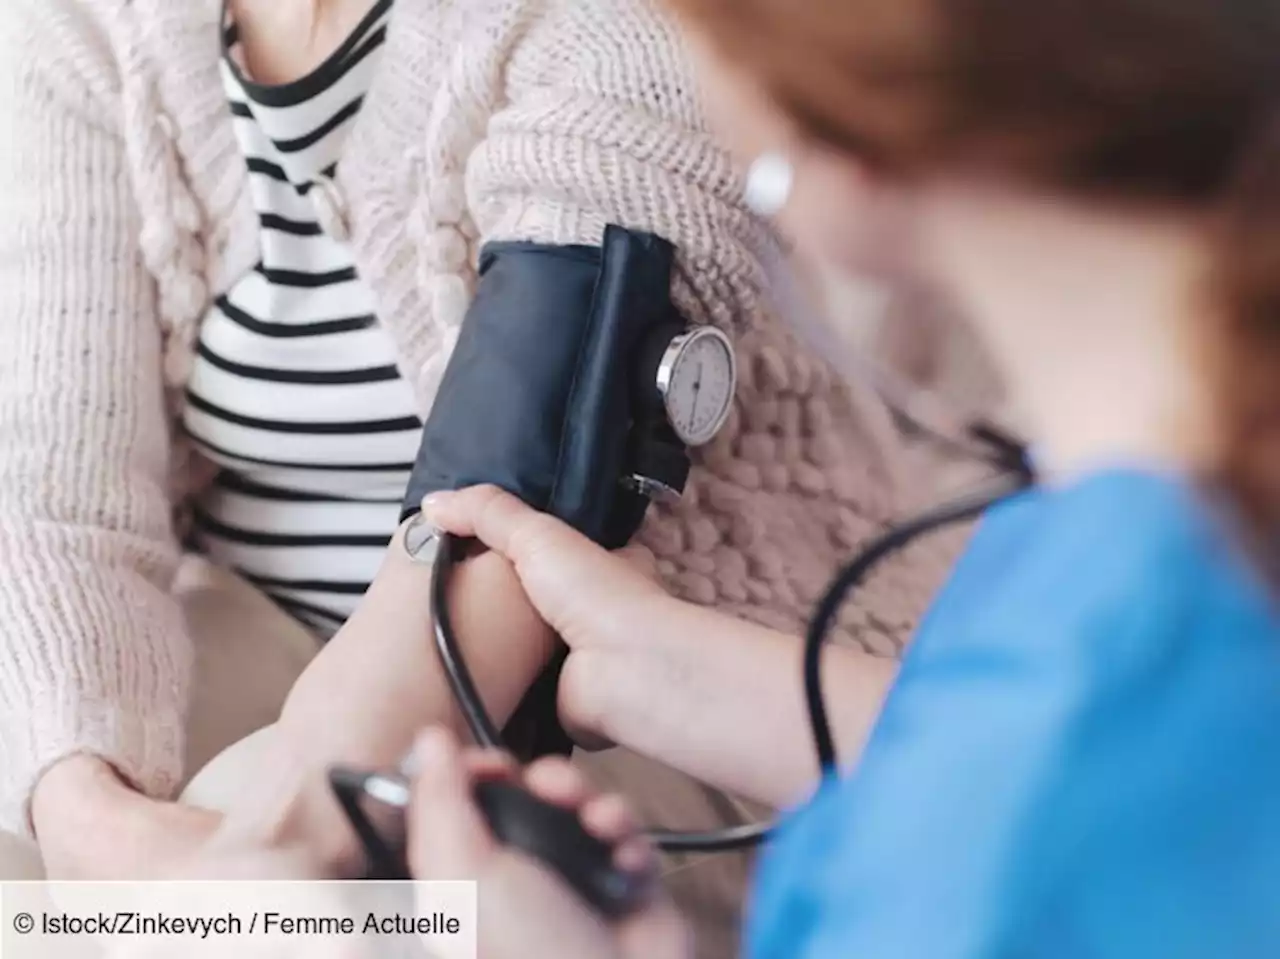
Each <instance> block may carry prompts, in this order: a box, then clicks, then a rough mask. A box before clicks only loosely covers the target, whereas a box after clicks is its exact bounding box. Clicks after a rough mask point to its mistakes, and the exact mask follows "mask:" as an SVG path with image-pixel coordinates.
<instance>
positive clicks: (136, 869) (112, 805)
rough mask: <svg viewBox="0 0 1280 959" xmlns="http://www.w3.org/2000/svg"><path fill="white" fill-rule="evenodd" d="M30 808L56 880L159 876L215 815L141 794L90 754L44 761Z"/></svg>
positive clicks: (201, 838) (198, 840)
mask: <svg viewBox="0 0 1280 959" xmlns="http://www.w3.org/2000/svg"><path fill="white" fill-rule="evenodd" d="M31 812H32V820H33V825H34V826H35V829H36V835H37V836H38V838H39V840H40V853H41V856H42V857H43V859H44V865H45V872H46V873H47V874H48V877H49V878H50V879H55V880H62V881H68V880H72V881H74V880H86V881H105V880H115V879H120V878H122V877H128V878H130V879H154V878H160V877H162V876H165V875H167V874H169V873H171V872H173V871H174V870H176V869H180V868H182V867H183V866H184V865H185V864H186V863H187V862H189V861H190V860H191V859H192V858H193V857H194V856H196V855H197V854H198V853H199V852H200V850H201V849H202V848H203V847H204V845H205V843H206V842H207V841H208V839H209V837H210V836H211V835H212V834H213V833H214V831H215V830H216V829H217V827H218V824H219V819H220V817H219V816H218V815H217V814H216V813H213V812H209V811H207V810H204V809H198V808H195V807H193V806H185V805H180V804H178V803H170V802H162V801H160V800H156V799H151V798H149V797H147V796H144V795H142V794H141V793H138V792H136V791H135V790H134V789H133V788H132V787H130V786H129V785H128V784H126V783H125V782H124V781H123V780H122V779H120V777H119V776H117V775H116V774H115V772H114V770H112V768H111V767H110V766H109V765H108V764H107V763H105V762H103V761H102V760H100V759H96V758H94V757H92V756H73V757H71V758H69V759H65V760H63V761H62V762H61V763H58V764H57V765H56V766H54V767H53V768H51V769H50V770H49V771H48V772H47V773H46V774H45V775H44V777H43V778H42V779H41V781H40V783H39V784H38V786H37V788H36V791H35V795H34V797H33V799H32V809H31Z"/></svg>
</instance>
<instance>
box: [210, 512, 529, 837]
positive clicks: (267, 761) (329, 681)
mask: <svg viewBox="0 0 1280 959" xmlns="http://www.w3.org/2000/svg"><path fill="white" fill-rule="evenodd" d="M403 532H404V531H403V528H402V529H401V530H400V532H398V533H397V534H396V537H395V540H394V541H393V543H392V545H391V548H390V549H389V550H388V554H387V558H386V561H385V562H384V564H383V566H382V569H381V570H380V571H379V573H378V576H377V578H376V579H375V580H374V582H373V584H372V585H371V586H370V588H369V591H368V593H367V594H366V596H365V598H364V600H363V601H362V602H361V604H360V606H359V608H358V609H357V611H356V613H355V614H354V615H353V616H352V617H351V619H349V620H348V621H347V623H346V625H345V626H343V628H342V629H341V631H340V632H339V633H338V634H337V635H336V636H335V637H334V638H333V639H332V640H331V641H330V642H329V644H328V645H327V646H326V647H325V648H324V650H323V651H322V652H321V653H320V655H319V656H317V657H316V659H315V660H314V662H313V663H312V664H311V665H310V666H309V667H308V669H307V671H306V672H305V673H304V674H303V675H302V677H301V678H300V679H299V680H298V683H297V685H296V686H295V687H294V689H293V691H292V692H291V693H290V695H289V698H288V700H287V701H286V703H285V706H284V710H283V712H282V713H281V716H280V720H279V722H278V723H277V724H276V725H275V727H274V728H273V729H272V730H271V732H270V733H269V735H270V737H271V741H270V743H269V745H268V746H267V747H266V753H265V754H264V756H263V760H262V769H261V770H260V773H259V775H260V776H261V777H262V779H261V780H260V781H261V782H262V786H261V788H260V789H255V794H254V795H252V796H246V797H244V806H243V807H236V808H233V809H232V810H230V815H231V817H232V818H235V817H240V819H241V820H242V822H247V823H250V824H251V825H250V827H249V828H252V829H259V830H262V831H264V832H265V833H266V834H268V838H277V839H278V838H292V837H298V836H301V837H303V838H305V839H306V841H308V842H310V843H318V844H320V845H321V846H322V847H323V848H324V853H325V855H326V857H327V858H328V859H330V860H331V861H333V860H345V859H346V858H347V857H349V856H350V854H351V853H352V851H353V850H354V846H353V842H354V839H353V837H352V836H351V834H350V830H349V828H348V827H347V825H346V823H345V820H344V819H343V818H342V815H341V813H340V811H339V809H338V807H337V805H336V803H334V801H333V800H332V798H331V797H330V796H329V793H328V790H327V788H325V784H324V770H325V768H326V767H327V766H329V765H330V764H332V763H335V762H342V763H350V764H353V765H358V766H362V767H380V766H389V765H394V764H395V763H396V762H398V761H399V760H400V759H401V758H402V757H403V756H404V755H405V753H406V752H407V751H408V749H409V747H410V745H411V744H412V739H413V736H414V734H415V733H416V732H417V731H418V730H420V729H421V728H422V727H423V726H425V725H428V724H432V723H449V724H451V725H453V726H454V727H455V728H457V729H459V730H461V729H462V725H461V723H462V719H461V716H460V714H459V713H458V712H457V710H456V708H455V706H454V703H453V697H452V695H451V693H450V691H449V687H448V685H447V681H446V679H445V676H444V673H443V671H442V669H441V667H440V665H439V663H438V661H437V659H436V654H435V647H434V645H433V640H432V626H431V617H430V585H431V569H430V568H429V567H427V566H423V565H419V564H415V563H413V562H412V561H411V560H410V559H409V557H408V556H407V554H406V553H405V551H404V549H403V545H402V536H403ZM450 586H451V593H452V600H451V604H450V609H451V611H452V613H453V617H454V622H455V625H456V626H457V631H458V637H459V643H460V645H461V646H462V650H463V654H464V656H465V657H466V659H467V662H468V664H469V665H470V667H471V671H472V674H473V676H474V678H475V681H476V684H477V686H478V687H479V689H480V691H481V694H482V695H483V696H484V698H485V700H486V704H487V705H488V707H489V709H490V710H491V713H492V715H493V716H494V718H495V720H497V721H498V722H499V723H501V722H503V721H505V720H506V719H507V718H508V717H509V716H510V715H511V713H512V712H514V710H515V708H516V706H517V705H518V704H519V702H520V699H521V697H522V696H523V694H524V692H525V690H526V689H527V688H528V687H529V686H530V684H531V683H532V682H533V680H534V679H535V678H536V676H537V675H538V674H539V673H540V672H541V670H542V668H543V666H544V665H545V664H546V662H547V661H548V659H549V658H550V655H551V652H552V649H553V644H554V636H553V634H552V633H551V631H550V630H549V629H548V628H547V626H546V625H545V624H544V623H543V622H542V620H541V619H540V618H539V617H538V615H537V614H536V613H535V612H534V611H533V609H532V607H531V606H530V605H529V604H528V602H527V601H526V599H525V595H524V591H523V589H522V588H521V586H520V582H519V580H518V579H517V578H516V576H515V573H514V571H513V569H512V567H511V565H510V563H509V562H508V561H507V560H505V559H503V558H502V557H501V556H499V555H498V554H496V553H484V554H482V555H479V556H476V557H473V558H471V559H468V560H465V561H463V562H462V563H460V565H459V566H458V568H457V570H456V572H455V574H454V576H453V577H452V582H451V584H450ZM277 833H278V834H279V835H273V834H277Z"/></svg>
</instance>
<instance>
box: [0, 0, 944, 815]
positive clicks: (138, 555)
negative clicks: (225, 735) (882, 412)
mask: <svg viewBox="0 0 1280 959" xmlns="http://www.w3.org/2000/svg"><path fill="white" fill-rule="evenodd" d="M219 7H220V0H4V2H3V3H0V336H2V340H3V350H2V351H0V570H2V571H3V575H2V576H0V828H5V829H10V830H21V829H25V828H27V817H26V815H25V806H26V803H27V800H28V797H29V793H30V790H31V787H32V785H33V784H34V782H35V781H36V780H37V778H38V777H39V775H40V773H41V772H42V771H43V770H44V769H46V768H47V767H48V766H49V765H50V764H51V763H53V762H54V761H56V760H58V759H59V758H61V757H65V756H67V755H69V754H72V753H75V752H81V751H88V752H93V753H96V754H99V755H101V756H103V757H104V758H106V759H108V760H110V761H111V762H113V763H114V764H115V765H116V766H117V767H118V768H119V769H120V770H121V771H122V772H123V773H124V774H126V775H127V776H128V777H130V778H131V779H132V780H133V781H134V782H136V783H137V784H138V785H139V786H140V787H142V788H143V789H145V790H147V791H149V792H150V793H153V794H156V795H164V794H166V793H168V792H170V791H171V790H172V789H173V787H174V785H175V783H176V782H177V781H178V779H179V776H180V769H179V766H180V756H181V748H180V747H181V736H182V732H181V730H182V727H183V717H184V712H185V709H186V706H187V696H188V673H189V671H190V669H191V665H192V663H191V660H192V655H191V644H190V642H189V639H188V636H187V634H186V632H185V629H184V625H183V621H182V618H181V615H180V612H179V609H178V606H177V604H176V602H175V601H174V599H173V598H172V597H171V596H170V584H171V580H172V577H173V574H174V571H175V568H176V564H177V562H178V560H179V558H180V556H179V546H178V542H177V536H176V532H175V530H176V528H177V522H178V520H177V517H179V516H180V515H181V506H182V504H183V502H184V498H185V497H186V495H188V494H189V493H190V491H191V490H192V488H193V483H194V482H195V474H196V471H195V470H193V468H192V467H193V462H194V461H193V459H192V458H191V457H190V455H189V454H188V453H187V452H186V451H185V449H184V446H183V444H182V443H181V442H180V441H177V440H176V439H175V437H176V433H175V431H174V429H173V423H174V416H175V414H176V413H177V411H178V407H179V404H180V402H181V396H182V387H183V384H184V380H185V377H186V374H187V369H188V366H189V361H190V354H191V345H192V341H193V337H194V336H195V333H196V327H197V323H198V321H199V319H200V317H201V315H202V314H203V312H204V310H205V308H206V305H207V304H208V302H209V300H210V297H211V296H212V295H214V294H216V293H217V292H220V291H223V290H225V289H226V288H227V287H228V286H229V284H231V282H232V281H233V280H234V279H235V278H236V277H238V276H240V275H241V274H242V273H244V272H245V271H246V270H248V269H250V268H251V267H252V266H253V264H254V262H255V260H256V255H257V248H256V232H255V231H256V229H257V226H256V219H255V217H254V215H253V210H252V208H251V206H250V203H249V197H248V195H247V192H246V189H245V181H246V176H247V174H246V171H245V165H244V162H243V160H242V159H241V157H240V155H239V153H238V151H237V147H236V142H235V139H234V136H233V132H232V128H231V122H230V118H229V113H228V110H227V107H226V104H225V102H224V98H223V92H222V87H221V85H220V83H219V79H218V56H219V43H218V13H219ZM333 187H334V188H333V189H332V190H327V191H324V192H325V195H326V197H327V198H328V199H329V200H330V201H331V202H330V204H329V206H328V207H327V208H326V214H327V217H328V225H329V227H330V228H332V229H339V230H343V231H344V232H346V233H349V238H350V242H351V245H352V247H353V250H354V253H355V256H356V260H357V263H358V266H359V269H360V272H361V274H362V275H363V277H364V278H365V279H366V280H368V282H369V283H370V284H371V285H372V286H373V288H374V290H375V292H376V294H377V296H378V300H379V304H380V316H381V319H382V321H383V322H384V324H385V326H386V328H387V330H388V331H389V332H390V334H391V335H392V337H393V338H394V339H395V341H396V343H397V345H398V348H399V356H400V361H399V365H400V368H401V370H402V371H403V374H404V375H405V376H406V377H407V378H408V380H409V381H410V382H411V383H412V384H413V386H414V387H415V388H416V390H417V395H418V398H419V401H420V404H421V408H422V410H423V411H424V412H425V411H426V410H427V409H428V407H429V405H430V402H431V399H432V395H433V391H434V390H435V388H436V384H437V382H438V380H439V378H440V374H441V372H442V370H443V367H444V364H445V362H446V361H447V359H448V356H449V351H450V348H451V345H452V344H453V342H454V338H455V336H456V333H457V330H458V326H459V323H460V321H461V320H462V317H463V314H464V312H465V309H466V306H467V303H468V298H469V295H470V290H471V286H472V283H473V281H474V273H473V267H472V264H473V263H474V261H475V257H476V252H477V249H478V245H479V243H481V242H483V241H484V240H488V239H492V238H504V239H510V238H518V239H529V240H535V241H547V242H554V243H570V242H586V243H594V242H597V241H598V239H599V238H600V235H601V232H602V230H603V228H604V226H605V224H607V223H610V222H616V223H620V224H623V225H625V226H628V227H632V228H637V229H644V230H650V231H653V232H656V233H659V234H661V235H663V236H666V237H668V238H670V239H671V240H672V241H673V242H675V243H676V244H677V245H678V247H679V251H680V266H679V280H678V283H677V291H676V292H677V297H678V301H679V302H680V303H681V305H682V307H683V308H684V309H685V310H686V311H687V313H688V314H689V315H690V316H691V317H692V318H693V319H695V320H697V321H701V322H711V323H715V324H717V325H719V326H721V327H722V328H724V329H726V330H727V331H729V332H730V333H731V334H732V336H733V337H734V338H735V340H736V343H737V348H738V350H739V351H740V355H741V359H742V362H741V368H742V369H741V372H742V383H741V387H740V392H739V398H738V404H737V408H736V411H735V415H734V416H733V418H732V420H731V423H730V427H729V429H728V430H727V431H726V435H725V436H724V437H723V438H722V439H721V440H720V441H718V442H717V443H716V444H715V445H714V446H713V447H712V448H710V449H709V450H707V451H705V454H704V455H703V456H702V457H701V459H700V462H699V464H698V466H697V468H696V471H695V475H694V477H693V479H692V482H691V488H690V491H689V494H688V496H687V497H686V499H685V501H684V502H683V503H682V504H681V505H680V506H679V507H677V508H676V509H675V510H674V511H665V512H658V514H657V515H655V516H654V517H653V518H652V519H651V521H650V522H649V523H648V525H647V528H646V530H645V532H644V540H645V542H646V543H648V544H649V546H650V547H651V548H652V549H653V550H654V551H655V552H656V553H657V555H658V557H659V559H660V563H661V569H662V572H663V573H664V574H665V576H666V578H667V581H668V583H669V585H670V586H671V588H672V589H673V590H674V591H675V592H677V593H678V594H680V595H682V596H685V597H687V598H689V599H691V600H694V601H697V602H702V603H716V604H719V605H722V606H723V607H724V608H726V609H728V610H731V611H735V612H739V613H741V614H744V615H746V616H749V617H751V618H753V619H756V620H758V621H762V622H765V623H769V624H773V625H776V626H778V627H781V628H784V629H792V630H797V629H798V628H799V626H800V623H801V620H802V616H803V613H804V611H805V609H806V606H807V604H809V603H810V602H811V601H812V600H813V598H814V597H815V595H816V594H817V592H818V591H819V589H820V588H821V587H822V585H823V584H824V582H825V580H826V578H827V576H828V575H829V573H830V571H831V570H832V569H833V567H834V565H835V564H836V563H837V562H838V560H839V559H840V558H841V557H842V556H844V555H846V554H847V552H848V551H849V550H850V548H851V547H852V546H854V545H855V544H857V543H859V542H861V541H863V540H864V539H865V538H866V537H867V536H868V535H869V534H870V533H871V532H873V531H874V530H875V529H877V528H878V527H879V526H880V525H881V524H882V523H883V522H884V521H885V520H886V519H887V518H888V517H889V516H890V515H891V513H892V511H893V510H894V509H895V503H894V501H893V499H892V497H891V496H890V489H891V486H890V484H888V483H886V482H885V478H884V474H883V470H882V469H881V466H880V464H881V462H882V460H881V458H880V457H879V455H878V453H877V451H876V448H875V445H874V444H873V443H872V442H871V441H870V439H869V438H868V437H869V436H870V435H872V434H874V433H875V429H873V424H870V423H869V422H868V419H867V416H866V415H862V416H855V415H854V414H853V412H852V406H851V404H850V403H849V402H848V401H847V399H846V396H845V394H844V392H843V391H842V390H841V388H840V387H839V386H838V385H837V384H836V382H835V381H834V378H833V376H832V374H831V373H830V372H829V371H828V369H827V368H826V367H825V366H824V365H822V364H821V363H820V362H817V361H815V360H814V359H812V358H810V357H809V356H806V355H804V354H802V353H801V352H799V351H798V350H797V349H796V348H795V346H794V345H793V344H792V342H791V341H790V340H789V338H788V336H787V335H786V333H785V332H784V331H783V328H782V326H781V324H779V323H777V322H776V321H774V320H772V319H769V318H767V317H765V316H764V315H763V313H762V311H761V310H760V309H759V308H758V306H757V303H758V295H757V294H758V290H759V288H760V285H759V281H758V276H759V262H758V256H759V255H761V251H763V250H766V249H767V248H768V245H769V236H768V233H767V231H766V230H765V229H764V228H763V227H762V226H761V225H760V224H759V223H757V222H755V221H754V220H753V219H751V218H750V217H749V216H748V215H746V214H745V213H744V211H743V210H742V208H741V207H740V205H739V199H740V193H741V184H740V182H739V180H738V178H737V177H736V176H735V173H734V170H733V168H732V167H731V165H730V163H729V160H728V158H727V157H726V156H725V155H724V154H723V153H722V152H721V151H720V150H718V149H717V148H716V147H715V146H714V145H713V144H712V142H711V141H710V139H709V137H708V135H707V134H706V132H705V130H704V128H703V123H702V120H701V118H700V115H699V112H698V109H697V102H696V96H695V91H694V89H693V84H692V82H691V78H690V76H689V74H688V72H687V67H686V64H685V61H684V58H683V54H682V50H681V46H680V43H679V39H678V36H677V35H676V34H675V32H674V31H673V30H672V29H671V26H670V24H668V23H666V22H664V21H663V20H661V19H660V18H659V17H658V15H657V14H656V13H655V11H654V9H652V8H651V7H650V6H649V5H648V0H404V2H401V3H398V4H397V5H396V7H395V10H394V13H393V16H392V22H391V26H390V30H389V37H388V41H387V47H386V50H385V54H384V58H383V61H382V66H381V69H380V73H379V75H378V76H377V78H376V80H375V81H374V84H373V87H372V89H371V90H370V92H369V95H368V97H367V98H366V101H365V106H364V109H363V111H362V113H361V115H360V117H359V119H358V126H357V128H356V129H355V131H354V132H353V134H352V136H351V138H350V141H349V149H348V151H347V153H346V155H345V156H344V158H343V160H342V163H341V169H340V172H339V174H338V178H337V181H336V183H335V184H334V185H333ZM945 559H946V557H945V555H943V553H941V552H939V551H937V550H933V551H932V552H930V553H927V554H925V553H917V554H916V555H915V557H914V558H913V559H910V560H908V561H905V562H904V563H902V564H900V565H899V566H898V567H897V568H896V569H894V570H891V571H890V573H888V574H887V575H886V576H885V577H882V578H881V580H880V581H878V582H877V583H876V584H875V586H874V588H873V589H872V591H871V592H869V593H868V594H867V596H866V597H865V598H864V599H863V600H862V601H861V602H860V603H859V605H858V608H857V609H856V610H855V611H853V612H852V613H851V619H850V621H849V623H850V625H851V626H852V627H853V628H854V632H855V633H856V635H857V637H858V639H860V640H861V641H862V642H863V643H864V644H866V645H868V647H869V648H871V649H874V650H876V651H879V652H882V653H885V654H892V653H893V652H894V651H895V649H896V648H897V646H898V644H899V643H900V642H901V639H902V637H903V636H904V635H905V634H906V632H907V631H908V630H909V628H910V625H911V623H912V621H913V618H914V616H915V615H916V613H917V612H918V610H919V609H920V608H921V605H922V603H923V602H924V600H925V598H926V597H927V595H928V593H929V592H930V591H931V589H932V587H933V586H934V585H935V584H936V582H937V580H938V577H939V574H940V571H941V569H942V567H943V564H944V563H945ZM691 641H693V639H692V638H691Z"/></svg>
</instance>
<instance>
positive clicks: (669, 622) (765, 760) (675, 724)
mask: <svg viewBox="0 0 1280 959" xmlns="http://www.w3.org/2000/svg"><path fill="white" fill-rule="evenodd" d="M659 624H660V625H659ZM646 626H647V629H646V636H645V637H643V639H641V638H639V637H637V639H636V641H634V642H627V643H623V644H614V645H610V646H603V647H600V648H596V649H589V650H583V651H581V652H575V653H574V656H573V658H571V659H570V670H571V672H569V673H567V674H566V676H565V679H564V680H563V681H564V682H565V683H573V684H574V694H575V695H577V696H579V697H580V698H581V699H582V700H584V701H586V702H587V703H588V704H589V705H588V706H587V711H588V713H589V714H590V716H589V718H588V722H589V723H590V725H591V726H592V727H593V728H594V729H596V730H597V731H598V732H599V733H601V734H602V735H604V736H606V737H608V738H609V739H610V740H612V741H614V742H617V743H619V744H621V745H624V746H627V747H629V748H631V749H634V750H635V751H637V752H640V753H643V754H645V755H647V756H651V757H653V758H655V759H658V760H660V761H662V762H665V763H667V764H668V765H670V766H673V767H675V768H677V769H680V770H682V771H683V772H686V773H688V774H689V775H691V776H694V777H695V778H697V779H700V780H702V781H704V782H707V783H710V784H712V785H715V786H717V787H719V788H722V789H725V790H727V791H729V792H732V793H735V794H737V795H740V796H743V797H744V798H748V799H754V800H757V801H760V802H764V803H768V804H770V805H773V806H783V805H787V804H790V803H792V802H795V801H797V800H799V799H800V798H802V797H803V796H804V795H805V794H806V793H807V792H808V791H809V790H811V789H812V788H813V787H814V785H815V784H816V781H817V773H818V767H817V761H816V759H815V756H814V751H813V737H812V735H811V733H810V728H809V719H808V713H807V712H806V710H805V702H804V688H803V683H802V678H801V663H802V647H803V643H802V642H801V640H800V639H799V638H798V637H794V636H787V635H785V634H782V633H778V632H774V631H773V630H769V629H765V628H763V627H760V626H755V625H753V624H750V623H746V622H743V621H741V620H738V619H734V618H731V617H728V616H725V615H723V614H720V613H716V612H714V611H712V610H708V609H704V608H702V607H697V606H693V605H690V604H686V603H678V602H676V601H674V600H672V601H671V603H670V605H669V606H665V605H664V608H663V610H662V612H661V614H660V615H658V616H655V617H654V618H653V619H652V620H649V621H648V622H647V624H646ZM575 660H576V662H575ZM896 672H897V664H896V663H894V662H891V661H888V660H883V659H877V658H875V657H872V656H868V655H866V654H865V653H862V652H860V651H856V650H853V649H849V648H848V647H838V646H832V647H830V648H828V649H827V650H826V651H825V653H824V657H823V677H824V682H823V685H824V689H825V691H826V702H827V708H828V711H829V713H830V719H831V724H832V727H833V730H834V733H835V737H836V742H837V748H838V749H839V751H840V756H841V759H842V761H843V762H845V763H848V762H851V761H853V760H854V759H856V757H857V756H858V755H859V753H860V752H861V750H862V746H863V744H864V742H865V740H866V737H867V735H868V734H869V732H870V730H871V728H872V726H873V725H874V723H875V720H876V717H877V716H878V715H879V712H880V707H881V705H882V703H883V700H884V697H885V695H886V693H887V692H888V690H889V687H890V685H891V684H892V682H893V677H894V676H895V675H896Z"/></svg>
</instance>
